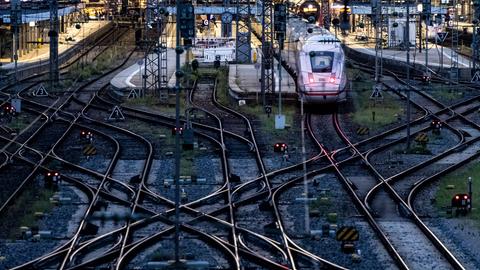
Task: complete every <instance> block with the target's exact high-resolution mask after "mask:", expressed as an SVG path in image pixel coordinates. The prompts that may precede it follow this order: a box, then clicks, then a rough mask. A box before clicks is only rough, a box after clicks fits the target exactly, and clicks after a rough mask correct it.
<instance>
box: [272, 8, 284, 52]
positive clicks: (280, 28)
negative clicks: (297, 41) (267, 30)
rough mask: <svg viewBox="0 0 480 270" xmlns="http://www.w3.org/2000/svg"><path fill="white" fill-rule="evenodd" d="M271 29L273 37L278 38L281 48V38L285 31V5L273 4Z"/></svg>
mask: <svg viewBox="0 0 480 270" xmlns="http://www.w3.org/2000/svg"><path fill="white" fill-rule="evenodd" d="M273 29H274V31H275V39H276V40H278V42H279V46H280V49H283V40H284V39H285V33H286V31H287V5H286V4H275V5H274V6H273Z"/></svg>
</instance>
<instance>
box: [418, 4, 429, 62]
mask: <svg viewBox="0 0 480 270" xmlns="http://www.w3.org/2000/svg"><path fill="white" fill-rule="evenodd" d="M417 12H418V40H419V42H418V43H419V44H418V45H419V46H418V52H419V53H421V52H422V12H423V4H422V3H419V4H418V5H417ZM427 27H428V26H427ZM425 38H426V39H427V38H428V37H427V36H425Z"/></svg>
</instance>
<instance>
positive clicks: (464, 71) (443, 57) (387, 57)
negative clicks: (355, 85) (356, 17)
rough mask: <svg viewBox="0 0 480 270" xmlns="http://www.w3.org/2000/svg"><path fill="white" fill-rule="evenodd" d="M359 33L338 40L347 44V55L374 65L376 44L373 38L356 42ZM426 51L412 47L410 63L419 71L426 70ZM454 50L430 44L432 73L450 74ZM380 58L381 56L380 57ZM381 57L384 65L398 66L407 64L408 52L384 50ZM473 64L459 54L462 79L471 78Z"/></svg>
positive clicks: (430, 67) (429, 63)
mask: <svg viewBox="0 0 480 270" xmlns="http://www.w3.org/2000/svg"><path fill="white" fill-rule="evenodd" d="M357 35H358V33H351V34H349V35H348V36H346V37H342V36H340V35H339V36H338V38H339V39H340V40H341V41H342V42H343V43H344V44H345V51H346V53H347V55H348V56H349V57H351V58H353V59H357V60H358V59H362V58H363V59H362V60H364V61H368V62H372V61H373V63H374V58H375V43H374V39H373V38H369V39H368V40H366V41H360V40H356V39H355V36H357ZM425 52H426V50H425V48H423V49H422V51H421V52H420V51H419V50H418V48H414V47H412V48H411V50H410V63H411V65H412V66H415V67H416V68H417V69H422V68H423V69H425V58H426V53H425ZM451 53H452V50H451V49H450V48H448V47H444V46H441V45H439V44H435V43H430V42H429V43H428V68H429V69H430V71H433V72H436V73H439V74H448V73H449V71H450V67H451V64H452V56H451ZM379 56H380V55H379ZM381 57H382V58H383V61H384V63H386V64H388V65H393V66H394V65H395V64H396V65H398V64H399V62H401V63H406V62H407V60H406V59H407V52H406V51H404V50H399V49H383V52H382V55H381ZM471 66H472V63H471V61H470V59H469V58H467V57H465V56H463V55H461V54H458V68H459V72H460V77H465V78H469V77H470V69H471ZM398 68H399V69H404V66H401V65H400V66H398Z"/></svg>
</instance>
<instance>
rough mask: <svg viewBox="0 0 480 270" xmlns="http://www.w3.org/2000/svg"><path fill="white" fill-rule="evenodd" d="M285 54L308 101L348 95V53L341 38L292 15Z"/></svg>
mask: <svg viewBox="0 0 480 270" xmlns="http://www.w3.org/2000/svg"><path fill="white" fill-rule="evenodd" d="M282 57H283V59H285V61H287V63H288V64H289V65H290V67H293V68H294V70H295V71H296V74H297V85H298V90H299V92H300V93H299V94H301V95H302V96H303V98H304V101H305V102H307V103H310V104H315V103H339V102H343V101H345V100H346V99H347V93H346V91H347V87H346V86H347V76H346V70H345V53H344V52H343V49H342V46H341V43H340V41H339V40H338V39H337V38H336V37H335V36H334V35H332V33H330V32H329V31H327V30H326V29H324V28H320V27H318V26H315V25H312V24H307V23H305V22H304V21H303V20H300V19H291V20H290V21H289V27H288V29H287V36H286V42H285V50H284V51H283V53H282Z"/></svg>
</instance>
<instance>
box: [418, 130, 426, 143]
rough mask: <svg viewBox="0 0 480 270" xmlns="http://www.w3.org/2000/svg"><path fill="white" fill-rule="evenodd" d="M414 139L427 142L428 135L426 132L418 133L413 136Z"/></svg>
mask: <svg viewBox="0 0 480 270" xmlns="http://www.w3.org/2000/svg"><path fill="white" fill-rule="evenodd" d="M415 141H416V142H418V143H427V142H428V135H427V134H426V133H423V132H422V133H419V134H418V135H417V137H415Z"/></svg>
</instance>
